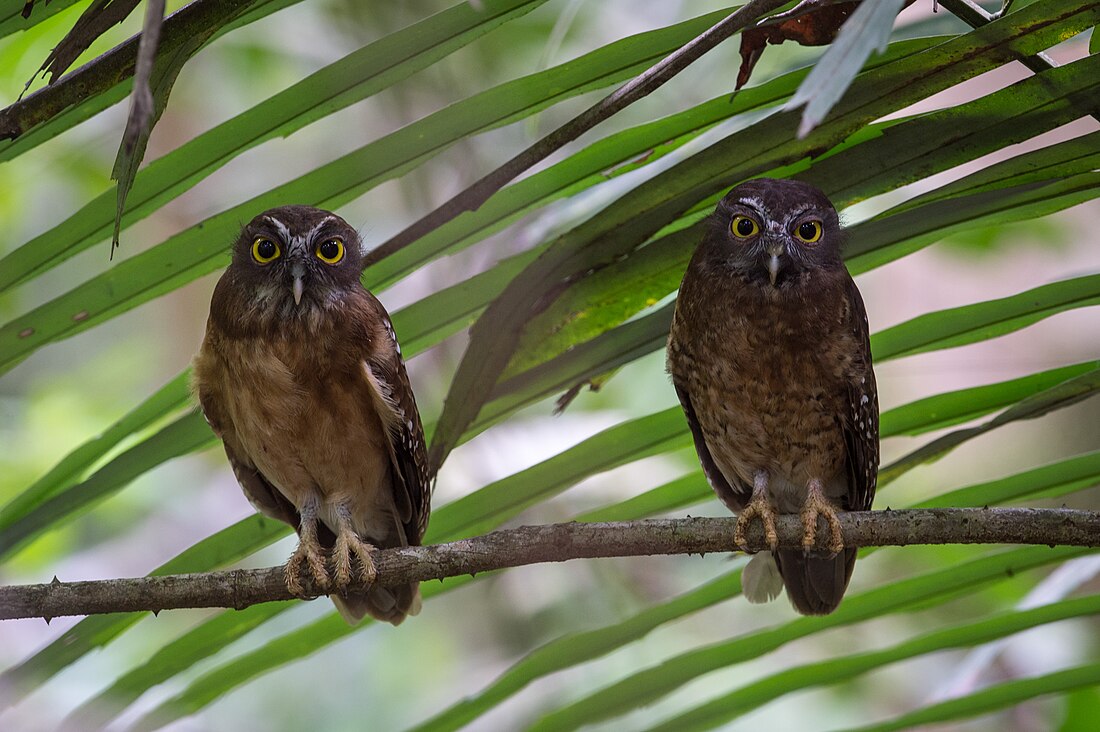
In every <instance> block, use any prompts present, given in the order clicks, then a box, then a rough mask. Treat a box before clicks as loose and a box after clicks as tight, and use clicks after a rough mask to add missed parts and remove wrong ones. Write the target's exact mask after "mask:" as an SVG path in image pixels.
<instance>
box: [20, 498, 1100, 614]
mask: <svg viewBox="0 0 1100 732" xmlns="http://www.w3.org/2000/svg"><path fill="white" fill-rule="evenodd" d="M734 521H735V519H734V518H732V517H731V518H686V519H663V520H647V521H627V522H617V523H567V524H549V525H545V526H524V527H521V528H518V529H507V530H503V531H495V532H493V533H490V534H486V535H484V536H478V537H474V538H470V539H462V540H460V541H453V542H450V543H447V544H436V545H433V546H423V547H406V548H401V549H386V550H382V551H377V552H375V553H374V555H373V556H374V562H375V565H376V567H377V569H378V582H379V583H381V584H383V585H394V584H400V583H404V582H410V581H420V582H424V581H427V580H436V579H439V580H441V579H444V578H446V577H455V576H459V575H466V574H471V575H472V574H476V573H478V572H488V571H492V570H497V569H503V568H506V567H518V566H523V565H527V564H536V563H541V562H563V561H566V560H569V559H582V558H594V557H624V556H640V555H654V554H704V553H714V552H729V551H733V550H734V549H735V548H734V546H733V538H732V537H733V528H734ZM841 525H842V527H843V534H844V542H845V544H847V545H848V546H909V545H914V544H1048V545H1050V546H1057V545H1071V546H1088V547H1100V512H1093V511H1076V510H1069V509H1032V508H992V509H991V508H944V509H913V510H904V511H891V510H885V511H868V512H858V513H848V514H842V515H841ZM776 528H777V530H778V534H779V542H780V546H782V547H789V548H798V547H801V545H802V544H801V541H802V526H801V524H800V523H799V518H798V516H795V515H790V516H781V517H780V518H779V520H778V521H777V525H776ZM747 535H748V540H749V542H750V547H749V548H751V549H760V548H762V547H763V532H762V530H761V527H760V524H759V522H754V523H753V524H752V525H751V527H750V529H749V531H748V532H747ZM306 592H307V594H308V596H310V597H316V596H318V595H320V594H323V593H322V591H321V590H320V589H319V588H316V587H312V586H309V585H308V584H307V586H306ZM289 599H292V595H291V594H290V593H289V592H288V591H287V588H286V584H285V583H284V581H283V569H282V568H281V567H270V568H267V569H249V570H233V571H228V572H209V573H203V574H190V575H172V576H163V577H141V578H135V579H116V580H98V581H90V582H59V581H57V580H56V579H55V581H54V582H52V583H48V584H40V585H22V586H10V587H0V619H14V618H45V619H46V620H49V619H51V618H55V617H59V616H63V615H90V614H96V613H112V612H135V611H145V610H149V611H153V612H159V611H160V610H166V609H170V608H199V607H227V608H237V609H242V608H246V607H248V606H250V605H255V604H257V603H261V602H271V601H276V600H289Z"/></svg>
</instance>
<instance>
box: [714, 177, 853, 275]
mask: <svg viewBox="0 0 1100 732" xmlns="http://www.w3.org/2000/svg"><path fill="white" fill-rule="evenodd" d="M842 241H843V235H842V232H841V229H840V221H839V219H838V217H837V214H836V209H834V208H833V204H832V203H830V202H829V199H828V198H826V197H825V194H824V193H822V192H821V191H819V190H818V189H817V188H815V187H814V186H812V185H810V184H809V183H803V182H801V181H797V180H777V179H774V178H756V179H754V180H750V181H746V182H744V183H742V184H740V185H739V186H736V187H735V188H734V189H733V190H731V191H730V192H729V193H728V194H727V195H726V197H725V198H723V199H722V200H721V201H720V202H719V203H718V208H717V209H716V210H715V212H714V215H713V216H712V217H711V229H710V231H709V232H708V233H707V237H706V239H705V242H706V243H707V244H708V246H709V247H710V252H709V255H710V257H711V258H712V259H713V260H716V262H715V263H720V264H721V265H724V266H726V267H729V268H731V269H733V270H734V271H735V272H737V273H738V274H740V275H741V276H743V277H745V278H746V279H748V280H749V281H752V282H755V283H757V284H761V285H771V286H773V287H783V286H784V285H786V284H789V283H794V282H797V281H798V280H799V279H801V275H803V274H805V273H808V272H810V271H812V270H815V269H822V268H830V267H836V266H843V265H842V263H841V258H840V247H841V243H842Z"/></svg>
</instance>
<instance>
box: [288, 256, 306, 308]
mask: <svg viewBox="0 0 1100 732" xmlns="http://www.w3.org/2000/svg"><path fill="white" fill-rule="evenodd" d="M290 276H291V278H292V281H291V285H290V292H291V294H293V295H294V304H295V305H299V304H300V303H301V302H302V293H303V292H304V291H305V289H306V285H305V277H306V268H305V265H303V264H302V263H301V262H295V263H294V264H292V265H290Z"/></svg>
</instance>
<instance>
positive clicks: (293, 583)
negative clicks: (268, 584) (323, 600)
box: [283, 498, 329, 597]
mask: <svg viewBox="0 0 1100 732" xmlns="http://www.w3.org/2000/svg"><path fill="white" fill-rule="evenodd" d="M299 513H300V516H301V519H300V520H299V522H298V536H299V539H298V548H297V549H295V550H294V553H293V554H291V555H290V559H288V560H286V567H285V568H284V569H283V573H284V577H285V579H286V588H287V589H288V590H290V594H292V595H295V596H297V597H305V596H306V592H305V588H304V587H302V576H301V575H302V570H303V569H305V570H306V571H307V572H309V574H310V575H311V576H312V577H313V582H314V584H315V585H316V586H317V588H318V589H321V590H323V589H325V588H327V587H328V584H329V577H328V569H326V568H325V555H324V550H323V549H321V544H320V542H318V541H317V499H316V498H311V499H307V500H306V501H305V502H304V503H303V504H302V507H301V509H299Z"/></svg>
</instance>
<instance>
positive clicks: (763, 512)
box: [733, 473, 779, 552]
mask: <svg viewBox="0 0 1100 732" xmlns="http://www.w3.org/2000/svg"><path fill="white" fill-rule="evenodd" d="M767 486H768V478H767V475H765V474H763V473H761V474H760V475H757V476H756V480H755V481H754V484H753V489H752V500H750V501H749V505H747V506H745V508H744V509H742V511H741V513H739V514H738V516H737V525H736V526H735V527H734V529H733V541H734V543H735V544H737V546H739V547H741V550H742V551H746V552H747V551H748V546H749V542H748V540H747V539H746V537H745V530H746V528H747V527H748V525H749V522H750V521H752V520H753V519H754V518H759V519H760V521H761V523H763V524H764V542H765V543H766V544H767V545H768V549H770V550H772V551H775V550H776V548H777V547H778V546H779V535H778V534H777V533H776V531H775V507H773V506H772V504H771V502H770V501H769V500H768V495H767Z"/></svg>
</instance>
